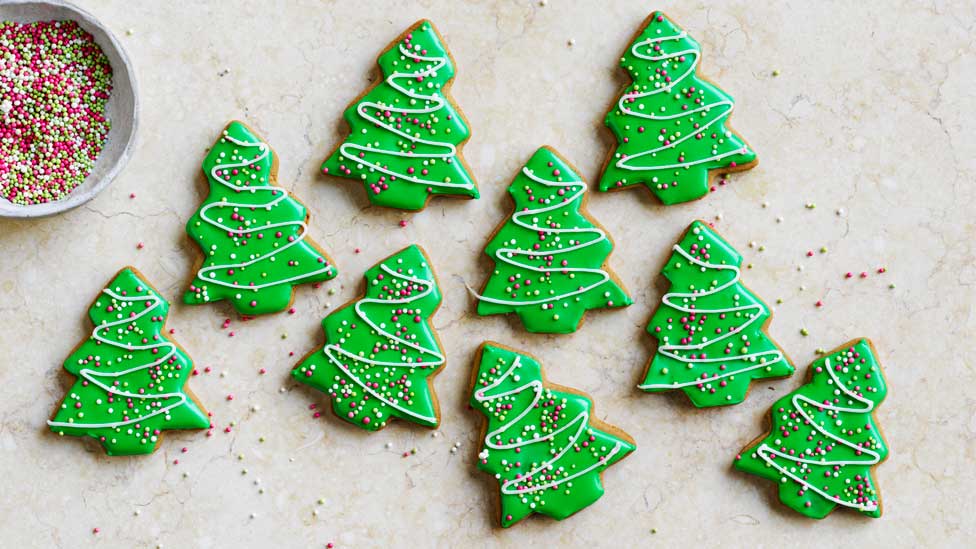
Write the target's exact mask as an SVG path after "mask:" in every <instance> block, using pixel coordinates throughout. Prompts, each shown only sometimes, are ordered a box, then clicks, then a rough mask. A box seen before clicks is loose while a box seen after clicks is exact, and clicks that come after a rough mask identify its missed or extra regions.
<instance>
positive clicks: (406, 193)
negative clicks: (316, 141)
mask: <svg viewBox="0 0 976 549" xmlns="http://www.w3.org/2000/svg"><path fill="white" fill-rule="evenodd" d="M377 64H378V65H379V66H380V69H381V71H382V73H383V79H382V80H381V81H380V82H379V83H378V84H376V85H375V86H374V87H372V88H370V89H368V90H367V91H366V92H365V93H364V94H363V95H362V96H360V97H359V98H358V99H356V100H355V101H353V102H352V104H351V105H349V107H348V108H347V109H346V112H345V119H346V122H348V124H349V130H350V133H349V136H348V137H346V139H345V140H344V141H343V142H342V143H341V144H340V145H339V147H338V148H337V149H336V150H335V151H334V152H333V153H332V155H331V156H330V157H329V158H328V159H327V160H326V161H325V163H323V164H322V172H323V173H325V174H330V175H336V176H339V177H345V178H349V179H355V180H358V181H361V182H362V183H363V186H364V187H365V188H366V193H367V196H368V197H369V200H370V202H372V203H373V204H376V205H377V206H386V207H389V208H400V209H403V210H420V209H422V208H423V207H424V206H425V205H426V204H427V200H428V199H429V198H430V197H431V196H432V195H435V194H442V195H454V196H462V197H468V198H478V188H477V187H476V186H475V181H474V178H473V177H472V176H471V170H470V169H468V167H467V165H466V164H465V162H464V158H463V156H462V154H461V147H462V146H463V145H464V143H465V142H466V141H467V140H468V137H469V136H470V135H471V131H470V130H469V129H468V124H467V122H466V121H465V120H464V117H463V116H461V113H460V112H459V111H458V109H457V108H456V107H455V106H454V104H453V102H452V100H451V98H450V96H449V95H448V89H449V88H450V85H451V81H452V80H453V79H454V60H453V59H452V58H451V54H450V53H449V52H448V51H447V47H446V46H445V45H444V40H443V39H442V38H441V36H440V34H439V33H438V32H437V29H435V28H434V25H433V24H432V23H431V22H430V21H426V20H422V21H418V22H417V23H415V24H414V25H413V26H412V27H410V28H409V29H408V30H407V31H406V32H404V33H403V34H402V35H400V36H399V37H398V38H397V39H396V40H394V41H393V42H392V43H391V44H390V45H389V47H387V49H386V51H384V52H383V53H382V54H381V55H380V57H379V59H377Z"/></svg>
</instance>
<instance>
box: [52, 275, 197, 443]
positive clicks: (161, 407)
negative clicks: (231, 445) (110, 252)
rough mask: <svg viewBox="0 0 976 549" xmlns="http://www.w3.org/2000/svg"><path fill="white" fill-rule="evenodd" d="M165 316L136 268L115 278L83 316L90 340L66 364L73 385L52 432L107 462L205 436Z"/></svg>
mask: <svg viewBox="0 0 976 549" xmlns="http://www.w3.org/2000/svg"><path fill="white" fill-rule="evenodd" d="M168 313H169V303H167V302H166V300H164V299H163V298H162V296H160V295H159V293H157V292H156V290H155V288H153V287H152V286H150V285H149V283H148V282H146V281H145V280H144V279H143V278H142V276H141V275H140V274H139V273H138V272H137V271H136V270H135V269H134V268H132V267H126V268H125V269H122V270H121V271H119V273H118V274H117V275H115V278H114V279H113V280H112V282H111V283H109V285H108V286H107V287H106V288H105V289H104V290H102V292H101V294H99V296H98V297H97V298H96V299H95V302H94V303H93V304H92V306H91V307H90V308H89V309H88V316H89V317H90V318H91V320H92V323H93V324H94V325H95V329H94V330H93V331H92V335H91V337H89V338H88V339H87V340H85V341H83V342H82V343H81V344H80V345H79V346H78V347H77V348H76V349H75V350H74V352H72V353H71V356H69V357H68V358H67V359H66V360H65V361H64V369H65V370H67V371H68V373H70V374H71V375H73V376H75V377H77V378H78V380H77V381H76V382H75V383H74V385H72V387H71V389H70V390H69V391H68V393H67V394H66V395H65V397H64V400H62V401H61V405H60V406H59V407H58V409H57V411H56V412H55V414H54V418H53V419H51V420H50V421H48V425H49V426H50V429H51V430H52V431H54V432H55V433H58V434H59V435H70V436H87V437H92V438H94V439H96V440H98V441H99V443H101V445H102V446H103V447H104V448H105V452H106V453H108V454H109V455H111V456H122V455H131V454H150V453H152V452H153V451H154V450H155V449H156V447H157V446H158V445H159V442H160V440H161V438H162V436H163V435H162V433H163V431H169V430H173V429H206V428H207V427H208V426H209V425H210V421H209V420H208V419H207V413H206V412H205V411H204V410H203V407H202V406H200V404H198V403H197V402H196V401H195V400H194V397H193V395H192V394H191V393H190V392H189V391H188V390H187V389H185V387H184V385H185V384H186V381H187V379H188V378H189V376H190V374H191V372H192V371H193V362H192V361H191V360H190V357H189V356H187V354H186V352H184V351H183V349H181V348H180V347H179V345H177V344H176V343H174V342H172V341H170V340H169V339H168V338H167V337H166V335H165V333H166V332H165V329H164V328H165V323H166V316H167V314H168Z"/></svg>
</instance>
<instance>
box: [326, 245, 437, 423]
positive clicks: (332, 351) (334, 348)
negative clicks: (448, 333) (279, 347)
mask: <svg viewBox="0 0 976 549" xmlns="http://www.w3.org/2000/svg"><path fill="white" fill-rule="evenodd" d="M380 269H382V270H383V271H385V272H386V273H387V274H389V275H390V276H393V277H396V278H399V279H401V280H406V281H408V282H413V283H414V284H418V285H420V286H423V287H424V290H423V291H422V292H420V293H419V294H417V295H415V296H411V297H408V298H405V299H375V298H370V297H363V298H362V299H360V300H359V301H357V302H356V304H355V305H354V308H355V311H356V315H357V316H359V318H361V319H362V321H363V322H365V323H366V324H367V325H368V326H369V327H370V328H371V329H372V330H373V331H374V332H375V333H376V334H377V337H383V338H387V339H391V340H393V341H396V342H397V343H398V344H400V345H403V346H406V347H409V348H411V349H413V350H415V351H417V352H419V353H421V354H424V355H430V356H433V357H434V360H431V361H429V362H421V363H419V364H418V363H417V362H386V361H380V360H373V359H371V358H368V357H366V356H361V355H358V354H356V353H351V352H349V351H347V350H345V349H343V348H342V347H341V346H339V345H338V344H335V343H330V344H328V345H326V346H325V347H324V348H323V349H322V352H323V353H325V356H327V357H328V358H329V360H330V361H331V362H332V363H333V364H335V366H336V367H337V368H339V369H340V370H342V372H343V373H345V374H346V376H347V377H349V379H351V380H352V381H353V382H355V383H356V384H357V385H359V386H360V387H361V388H362V389H363V390H365V391H366V392H368V393H369V394H371V395H373V396H374V397H376V398H377V399H379V400H380V401H381V402H383V403H384V404H386V405H388V406H390V407H391V408H394V409H396V410H399V411H401V412H403V413H404V414H407V415H409V416H411V417H414V418H417V419H419V420H422V421H426V422H430V423H437V418H436V417H434V416H425V415H423V414H418V413H416V412H414V411H412V410H409V409H407V408H404V407H403V406H400V405H399V404H397V403H395V402H391V401H390V400H388V399H386V398H384V397H383V395H382V394H380V393H379V392H377V391H376V390H374V389H373V388H372V387H369V386H367V385H366V384H365V383H363V381H362V380H361V379H359V378H358V377H356V376H355V375H353V373H352V372H350V371H349V369H348V368H347V367H346V365H345V364H343V363H342V361H341V360H339V358H338V356H337V355H341V356H343V357H345V358H347V359H350V360H353V361H355V362H361V363H365V364H367V365H368V366H369V367H372V366H382V367H383V368H419V367H424V368H430V369H437V367H439V366H440V365H442V364H444V355H443V354H441V352H440V349H438V348H437V347H435V348H433V349H428V348H426V347H423V346H421V345H418V344H416V343H412V342H410V341H407V340H406V339H403V338H401V337H400V336H398V335H396V334H393V333H390V332H388V331H387V330H385V329H383V328H381V327H380V326H379V325H378V324H376V323H375V322H373V321H372V320H371V319H370V318H369V317H368V316H367V315H366V314H365V313H363V312H362V310H361V309H360V307H362V306H363V305H365V304H372V303H376V304H380V305H405V304H408V303H413V302H415V301H419V300H421V299H423V298H425V297H427V296H428V295H430V294H431V292H433V291H434V284H433V282H431V281H429V280H424V279H421V278H415V277H412V276H407V275H404V274H401V273H398V272H396V271H394V270H393V269H390V268H389V267H387V266H386V265H383V264H380Z"/></svg>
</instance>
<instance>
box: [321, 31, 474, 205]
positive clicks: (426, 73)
mask: <svg viewBox="0 0 976 549" xmlns="http://www.w3.org/2000/svg"><path fill="white" fill-rule="evenodd" d="M399 48H400V53H401V54H403V55H404V56H406V57H410V58H413V59H415V60H421V61H430V62H433V65H431V66H429V67H428V68H426V69H424V70H423V71H420V72H413V73H410V72H399V71H394V72H393V73H392V74H390V75H389V76H388V77H387V78H386V83H387V84H389V86H390V87H392V88H393V89H395V90H396V91H398V92H400V93H402V94H403V95H405V96H407V97H409V98H410V99H411V100H412V101H410V104H413V102H418V103H420V104H423V105H426V106H422V107H421V106H418V107H403V106H397V105H384V104H381V103H376V102H373V101H366V100H364V101H363V102H361V103H359V104H358V105H356V114H358V115H359V116H360V117H362V118H363V119H364V120H366V121H367V122H369V123H370V125H371V126H378V127H381V128H383V129H385V130H387V131H388V132H390V133H393V134H395V135H397V136H399V137H401V138H403V139H405V140H408V141H409V142H411V143H420V144H422V145H428V146H430V147H434V149H435V150H436V149H443V150H445V152H442V153H438V152H431V153H413V152H402V151H399V150H387V149H380V148H375V147H368V146H363V145H358V144H356V143H343V144H342V145H340V146H339V153H340V154H341V155H342V156H343V157H345V158H346V159H347V160H349V161H350V162H355V163H356V164H363V165H365V166H367V167H369V168H370V170H375V171H378V172H381V173H384V174H386V175H389V176H392V177H395V178H397V179H398V180H402V181H406V182H408V183H416V184H418V185H426V186H428V187H445V188H457V189H473V188H474V183H472V182H471V181H466V182H462V183H454V182H448V181H434V180H431V179H425V178H423V177H419V176H418V175H416V174H415V175H411V174H407V173H400V172H396V171H393V170H391V169H389V168H387V167H385V166H381V165H379V164H376V163H373V162H370V161H368V160H366V159H365V158H363V157H360V156H359V154H360V153H365V154H371V153H376V154H382V155H389V156H399V157H409V158H418V159H425V158H435V159H438V160H444V161H447V160H449V159H450V160H452V161H457V147H455V146H454V144H452V143H448V142H446V141H433V140H430V139H423V138H421V137H418V136H416V135H414V134H411V133H408V132H405V131H403V130H401V129H399V128H397V127H396V126H394V125H393V124H391V123H389V122H387V121H385V120H382V119H380V118H377V117H375V116H374V115H373V113H375V112H376V111H381V112H383V111H389V112H394V113H399V114H402V115H405V116H414V115H421V114H430V113H433V112H437V111H439V110H441V109H442V108H443V107H444V104H445V103H446V102H447V101H446V99H444V97H443V96H442V95H440V94H438V93H432V94H430V95H424V94H423V93H420V92H418V91H415V90H414V89H412V88H407V87H404V86H403V85H401V84H400V83H398V82H397V79H407V80H408V81H410V80H416V79H417V77H423V78H427V77H430V76H432V75H433V76H436V74H437V71H438V70H440V69H441V68H443V67H445V66H447V56H446V55H445V56H437V57H429V56H424V55H421V54H420V53H417V52H412V51H410V50H408V49H405V48H404V47H403V44H400V45H399Z"/></svg>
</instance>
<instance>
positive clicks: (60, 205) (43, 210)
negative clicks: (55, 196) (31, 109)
mask: <svg viewBox="0 0 976 549" xmlns="http://www.w3.org/2000/svg"><path fill="white" fill-rule="evenodd" d="M27 4H37V5H42V6H51V7H56V8H64V9H66V10H68V11H70V12H72V19H74V20H76V21H78V22H79V23H85V24H87V25H91V26H93V27H95V28H97V29H99V30H100V31H101V32H103V33H105V36H106V38H108V41H109V43H110V45H111V47H112V48H114V49H115V51H116V52H117V53H118V56H119V59H121V60H122V64H123V65H124V66H125V72H126V74H127V75H128V81H129V86H130V87H131V88H132V127H131V130H130V131H129V133H128V135H124V136H120V139H125V146H124V147H123V148H122V152H121V153H120V154H119V156H118V158H117V159H116V160H115V163H114V164H113V165H112V166H111V167H109V168H108V169H107V170H106V171H105V174H104V175H103V176H102V178H101V179H100V180H98V181H96V182H95V183H94V185H92V186H91V188H89V189H87V191H86V192H85V193H83V194H75V193H74V192H72V193H70V194H69V195H68V196H67V197H66V198H64V199H62V200H56V201H53V202H45V203H43V204H31V205H26V206H25V205H22V204H13V203H12V202H10V201H8V200H6V199H5V198H0V201H3V202H4V206H5V207H7V206H12V207H13V209H10V208H5V209H0V218H9V219H33V218H40V217H48V216H52V215H57V214H60V213H64V212H66V211H68V210H72V209H74V208H77V207H79V206H81V205H83V204H85V203H87V202H89V201H91V200H92V199H94V198H95V197H96V196H98V194H99V193H101V192H102V191H103V190H105V188H106V187H108V186H109V184H111V183H112V181H113V180H115V178H116V177H117V176H118V175H119V173H120V172H121V171H122V169H123V168H125V166H126V164H128V162H129V158H130V157H131V156H132V151H133V149H134V148H135V144H136V139H137V136H138V133H139V131H138V130H139V85H138V82H137V79H136V74H135V71H134V69H133V66H132V62H131V61H130V60H129V56H128V54H127V53H126V51H125V48H123V47H122V44H121V43H120V42H119V40H118V39H117V38H116V37H115V34H114V33H112V31H111V29H109V28H108V27H107V26H106V25H104V24H103V23H102V22H101V21H100V20H99V19H98V18H97V17H95V16H94V15H93V14H92V13H90V12H89V11H87V10H85V9H84V8H82V7H80V6H78V5H76V4H74V3H72V2H69V1H67V0H0V8H4V7H8V6H13V5H27ZM0 19H2V16H0ZM40 20H42V19H37V21H40ZM114 74H115V71H114V70H113V76H114ZM113 87H114V86H113ZM90 176H91V174H89V177H90ZM86 179H87V178H86Z"/></svg>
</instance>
